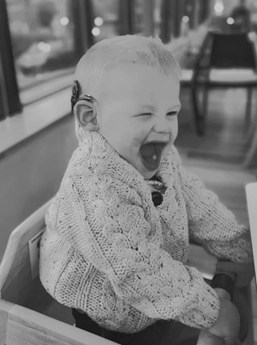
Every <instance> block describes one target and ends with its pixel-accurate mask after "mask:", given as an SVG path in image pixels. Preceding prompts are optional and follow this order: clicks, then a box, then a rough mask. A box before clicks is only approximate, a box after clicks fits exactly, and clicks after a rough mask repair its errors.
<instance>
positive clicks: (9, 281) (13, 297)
mask: <svg viewBox="0 0 257 345" xmlns="http://www.w3.org/2000/svg"><path fill="white" fill-rule="evenodd" d="M48 206H49V202H47V203H46V204H44V205H43V206H42V207H41V208H40V209H38V210H37V211H36V212H35V213H33V214H32V215H31V216H30V217H29V218H28V219H26V220H25V221H24V222H23V223H22V224H20V225H19V226H18V227H17V228H16V229H15V230H14V231H13V232H12V233H11V235H10V238H9V240H8V243H7V247H6V250H5V253H4V256H3V259H2V262H1V264H0V345H25V344H26V345H43V344H56V345H59V344H62V345H64V344H65V345H68V344H69V345H73V344H74V345H75V344H76V345H80V344H81V345H82V344H83V345H108V344H115V343H113V342H111V341H108V340H106V339H104V338H101V337H98V336H96V335H94V334H91V333H89V332H86V331H83V330H80V329H77V328H76V327H73V326H72V324H73V323H74V320H73V318H72V315H71V310H70V308H67V307H65V306H63V305H61V304H59V303H58V302H57V301H55V300H54V299H53V298H52V297H51V296H50V295H49V294H48V293H47V292H46V291H45V289H44V288H43V286H42V285H41V283H40V280H39V275H38V255H39V241H40V238H41V235H42V233H43V231H44V229H45V213H46V210H47V208H48Z"/></svg>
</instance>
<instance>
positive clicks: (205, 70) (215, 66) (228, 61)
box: [191, 32, 257, 135]
mask: <svg viewBox="0 0 257 345" xmlns="http://www.w3.org/2000/svg"><path fill="white" fill-rule="evenodd" d="M256 67H257V61H256V51H255V46H254V43H253V41H252V40H250V38H249V36H248V34H247V33H229V34H223V33H220V32H208V34H207V35H206V38H205V40H204V42H203V44H202V46H201V49H200V51H199V54H198V57H197V59H196V63H195V66H194V71H193V77H192V89H191V92H192V101H193V108H194V116H195V124H196V130H197V133H198V134H199V135H203V134H204V133H205V122H206V121H205V119H206V117H207V111H208V95H209V90H210V89H211V88H224V87H225V88H245V89H246V91H247V101H246V114H245V119H246V121H247V123H249V121H250V111H251V101H252V90H253V88H254V87H256V86H257V73H256V69H257V68H256ZM200 91H202V92H200ZM200 96H201V97H200Z"/></svg>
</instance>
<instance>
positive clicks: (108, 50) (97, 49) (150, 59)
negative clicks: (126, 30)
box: [74, 35, 180, 96]
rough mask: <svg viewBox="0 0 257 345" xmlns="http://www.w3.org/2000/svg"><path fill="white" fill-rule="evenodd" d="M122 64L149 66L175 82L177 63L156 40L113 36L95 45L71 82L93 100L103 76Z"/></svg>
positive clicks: (79, 63)
mask: <svg viewBox="0 0 257 345" xmlns="http://www.w3.org/2000/svg"><path fill="white" fill-rule="evenodd" d="M123 62H128V63H139V64H144V65H148V66H152V67H153V68H157V69H159V70H160V72H161V73H164V74H170V73H172V74H173V75H174V76H175V77H176V78H177V79H179V76H180V68H179V65H178V63H177V61H176V60H175V58H174V57H173V55H172V53H171V52H170V51H169V50H168V49H167V48H166V47H165V45H164V44H163V43H162V42H161V40H160V39H158V38H152V37H150V38H147V37H143V36H138V35H125V36H117V37H112V38H108V39H105V40H102V41H100V42H98V43H96V44H95V45H93V46H92V47H91V48H90V49H89V50H88V51H87V52H86V53H85V54H84V55H83V56H82V58H81V59H80V61H79V62H78V64H77V68H76V71H75V75H74V79H75V80H78V81H79V83H80V86H81V91H82V94H85V93H86V94H90V95H93V96H96V95H95V93H96V90H97V86H98V84H99V83H100V82H101V79H102V77H103V75H104V73H105V72H107V71H109V70H111V69H112V68H115V66H117V65H119V64H120V63H123Z"/></svg>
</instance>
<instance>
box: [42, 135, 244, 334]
mask: <svg viewBox="0 0 257 345" xmlns="http://www.w3.org/2000/svg"><path fill="white" fill-rule="evenodd" d="M157 175H158V176H159V177H160V179H161V180H162V182H163V183H164V185H165V187H166V191H165V193H164V195H163V202H162V204H161V205H159V206H158V207H155V206H154V204H153V202H152V198H151V188H150V186H149V183H148V181H145V180H144V178H143V177H142V176H141V175H140V174H139V173H138V172H137V170H136V169H134V167H133V166H132V165H130V164H129V163H127V162H126V161H125V160H123V159H122V158H121V157H120V156H119V155H118V154H117V153H116V152H115V151H114V149H113V148H112V147H111V146H110V145H109V144H108V142H107V141H106V140H105V139H104V138H103V137H102V136H101V135H100V134H98V133H97V132H88V133H85V134H84V136H83V138H81V142H80V145H79V147H78V148H77V149H76V150H75V152H74V154H73V156H72V158H71V160H70V162H69V165H68V168H67V170H66V173H65V175H64V177H63V180H62V183H61V186H60V189H59V191H58V193H57V195H56V196H55V198H54V200H53V202H52V204H51V206H50V208H49V210H48V212H47V215H46V225H47V228H46V231H45V233H44V234H43V237H42V241H41V251H40V278H41V281H42V283H43V285H44V287H45V288H46V290H47V291H48V292H49V293H50V294H51V295H52V296H53V297H54V298H55V299H56V300H57V301H59V302H60V303H62V304H64V305H66V306H69V307H73V308H77V309H79V310H81V311H84V312H86V313H87V314H88V315H89V316H90V317H91V318H92V319H93V320H95V321H96V322H97V323H98V324H99V325H101V326H103V327H105V328H107V329H111V330H115V331H119V332H126V333H133V332H137V331H140V330H142V329H144V328H145V327H147V326H149V325H150V324H152V323H154V322H155V321H156V320H157V319H166V320H169V319H175V320H179V321H180V322H182V323H184V324H187V325H189V326H193V327H198V328H205V327H210V326H212V324H213V323H214V322H215V321H216V319H217V317H218V310H219V299H218V297H217V294H216V292H215V291H214V290H213V289H212V288H211V287H209V286H208V285H207V284H206V283H205V282H204V280H203V278H202V275H201V273H199V272H198V271H197V270H196V269H195V268H192V267H189V266H187V260H188V252H189V239H190V238H192V239H194V240H196V241H197V242H200V243H202V245H204V246H205V247H206V248H207V249H208V250H209V251H210V252H212V253H213V254H215V255H216V256H218V257H220V258H224V259H225V258H227V259H230V260H233V261H236V262H242V263H246V262H248V261H249V260H251V249H250V248H251V247H250V242H249V237H248V236H249V234H248V233H247V230H246V229H245V228H243V227H242V226H239V225H237V223H236V220H235V218H234V216H233V214H232V213H231V212H230V211H228V210H227V209H226V208H225V207H224V206H223V205H222V204H221V203H220V202H219V201H218V198H217V197H216V195H215V194H213V193H212V192H210V191H207V190H206V189H205V188H204V186H203V185H202V184H201V183H200V181H199V180H198V179H197V178H196V177H195V176H193V175H191V174H188V173H187V172H186V171H184V170H183V168H182V166H181V162H180V159H179V156H178V153H177V151H176V149H175V148H174V147H172V148H171V150H170V151H169V153H168V155H167V156H166V158H165V159H164V160H163V162H162V163H161V166H160V169H159V171H158V174H157Z"/></svg>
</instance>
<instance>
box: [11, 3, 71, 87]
mask: <svg viewBox="0 0 257 345" xmlns="http://www.w3.org/2000/svg"><path fill="white" fill-rule="evenodd" d="M71 1H72V0H62V1H57V0H55V1H54V0H7V9H8V16H9V25H10V31H11V37H12V45H13V53H14V58H15V65H16V73H17V79H18V84H19V87H20V89H21V90H22V89H23V90H24V88H27V87H31V86H34V85H35V84H41V83H42V82H43V81H46V80H50V79H51V81H52V82H53V84H54V81H55V80H56V78H57V77H60V76H62V78H63V76H64V75H65V74H67V73H70V72H71V70H73V66H74V65H75V63H76V54H75V52H74V34H73V27H74V25H73V22H72V13H71ZM58 87H60V85H58ZM51 91H53V90H51ZM44 92H46V90H45V91H44ZM49 92H50V91H49Z"/></svg>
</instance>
